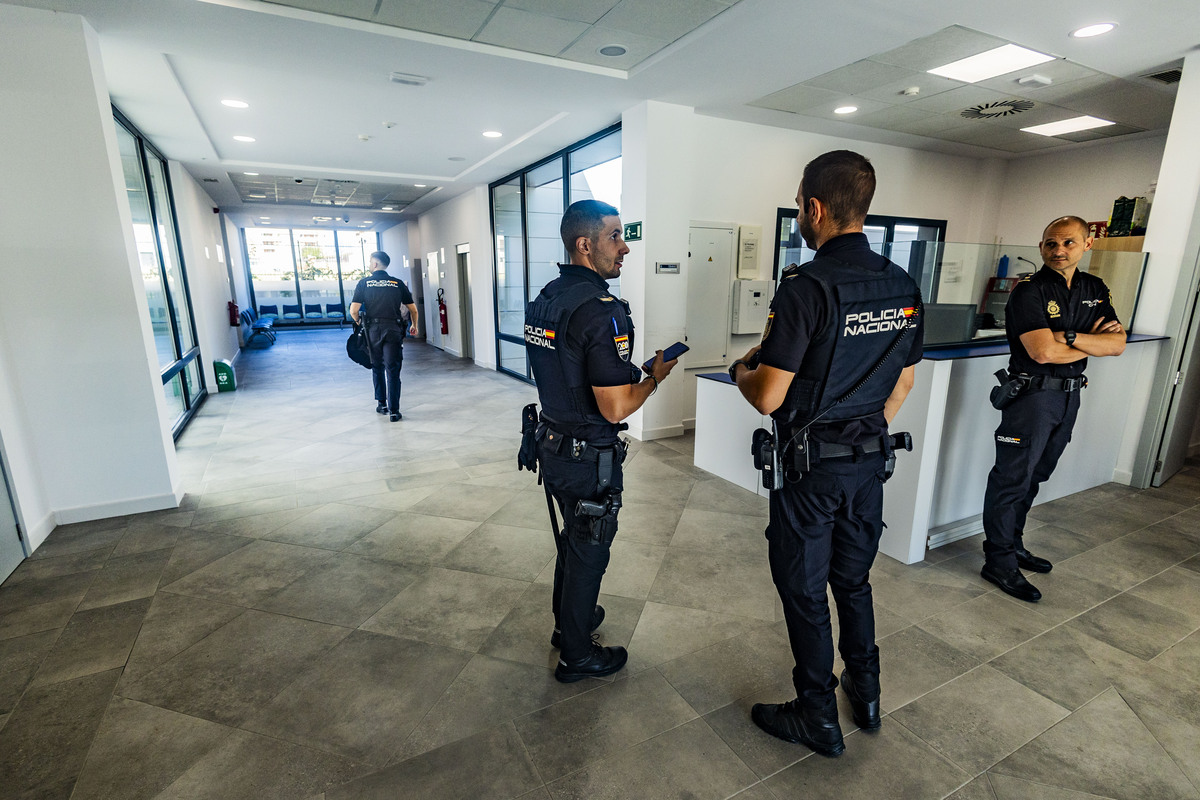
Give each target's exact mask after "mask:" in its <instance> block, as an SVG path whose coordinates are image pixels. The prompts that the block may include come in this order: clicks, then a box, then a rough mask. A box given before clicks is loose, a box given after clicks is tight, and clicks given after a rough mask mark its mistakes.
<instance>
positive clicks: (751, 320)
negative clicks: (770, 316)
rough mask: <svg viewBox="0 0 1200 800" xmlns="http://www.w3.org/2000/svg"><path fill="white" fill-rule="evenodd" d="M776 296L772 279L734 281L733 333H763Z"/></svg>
mask: <svg viewBox="0 0 1200 800" xmlns="http://www.w3.org/2000/svg"><path fill="white" fill-rule="evenodd" d="M774 296H775V292H774V291H773V289H772V282H771V281H734V282H733V325H732V332H733V333H762V332H763V329H764V328H766V326H767V312H768V311H770V308H771V298H773V297H774Z"/></svg>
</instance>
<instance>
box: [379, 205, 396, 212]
mask: <svg viewBox="0 0 1200 800" xmlns="http://www.w3.org/2000/svg"><path fill="white" fill-rule="evenodd" d="M381 210H382V211H395V210H396V208H395V206H384V207H383V208H382V209H381Z"/></svg>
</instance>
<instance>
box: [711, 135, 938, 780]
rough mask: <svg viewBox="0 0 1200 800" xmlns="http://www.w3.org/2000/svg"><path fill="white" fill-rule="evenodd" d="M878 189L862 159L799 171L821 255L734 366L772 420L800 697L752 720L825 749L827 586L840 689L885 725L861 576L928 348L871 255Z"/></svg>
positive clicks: (748, 394) (777, 554)
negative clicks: (907, 402) (895, 427)
mask: <svg viewBox="0 0 1200 800" xmlns="http://www.w3.org/2000/svg"><path fill="white" fill-rule="evenodd" d="M874 193H875V170H874V168H873V167H872V166H871V163H870V162H869V161H868V160H867V159H866V158H864V157H863V156H861V155H859V154H858V153H854V152H851V151H848V150H837V151H834V152H830V153H825V154H824V155H822V156H819V157H817V158H816V159H814V160H813V161H811V162H809V164H808V165H807V166H806V167H805V168H804V175H803V179H802V181H801V183H800V189H799V191H798V192H797V195H796V204H797V206H799V209H800V214H799V218H798V221H799V228H800V233H801V234H802V235H803V236H804V241H805V243H807V244H808V246H809V247H810V248H812V249H814V250H816V251H817V255H816V257H815V258H814V259H813V260H812V261H811V262H810V263H808V264H805V265H803V266H800V267H798V268H794V269H789V270H788V271H787V272H785V274H784V276H783V279H782V280H781V281H780V284H779V289H778V291H777V292H776V294H775V299H774V301H773V302H772V303H771V311H770V314H769V315H768V318H767V328H766V331H765V332H764V333H763V340H762V344H761V345H758V346H756V347H754V348H751V350H750V351H749V352H748V353H747V354H746V355H745V357H744V358H740V359H738V360H737V361H734V362H733V364H732V365H731V366H730V368H729V375H730V377H731V378H732V379H733V380H734V382H735V383H736V384H737V386H738V389H739V390H741V392H742V395H743V396H745V398H746V399H747V400H748V401H750V404H751V405H753V406H754V407H755V408H756V409H757V410H758V411H759V412H760V413H762V414H770V415H771V418H772V421H773V426H774V431H775V434H774V443H773V447H771V443H770V442H768V443H766V445H767V446H766V447H765V448H762V449H760V452H759V454H758V455H757V456H756V459H758V458H760V457H765V458H766V459H767V463H766V464H765V465H764V466H765V467H767V473H766V474H771V475H774V476H777V477H775V479H774V486H773V487H772V491H771V499H770V519H769V523H768V526H767V532H766V533H767V543H768V557H769V560H770V564H771V575H772V578H773V580H774V582H775V586H776V588H777V589H778V590H779V596H780V598H781V599H782V600H783V611H784V619H785V620H786V622H787V628H788V638H789V640H790V641H791V646H792V654H793V656H794V658H795V660H796V667H795V669H793V670H792V681H793V683H794V684H795V687H796V699H794V700H792V701H790V702H787V703H778V704H763V703H759V704H756V705H755V706H754V708H753V709H752V710H751V718H752V719H753V720H754V722H755V724H757V725H758V727H760V728H762V729H763V730H764V731H766V732H767V733H769V734H771V735H772V736H776V737H778V738H780V739H783V740H785V741H788V742H798V743H803V744H805V745H807V746H808V747H810V748H812V749H813V750H815V751H816V752H818V753H821V754H822V755H826V756H837V755H840V754H841V753H842V751H843V750H844V749H845V745H844V743H843V740H842V731H841V727H840V726H839V724H838V714H837V698H836V696H835V689H836V688H837V685H838V680H837V679H836V678H835V677H834V675H833V637H832V628H831V625H830V617H829V604H828V601H827V600H826V594H825V587H826V584H827V583H828V585H829V586H830V587H832V589H833V598H834V601H835V602H836V603H837V609H838V622H839V625H840V630H841V635H840V638H839V640H838V649H839V651H840V652H841V655H842V660H843V661H844V662H845V665H846V669H845V670H843V672H842V675H841V686H842V690H843V691H844V692H845V693H846V695H847V697H848V698H849V701H850V707H851V709H852V711H853V718H854V721H855V723H857V724H858V726H859V727H860V728H862V729H864V730H877V729H878V728H879V727H880V719H879V648H878V647H877V646H876V645H875V616H874V610H873V607H872V601H871V584H870V583H869V574H870V570H871V565H872V563H873V562H874V560H875V555H876V553H877V551H878V549H879V537H880V534H881V533H882V531H883V483H884V481H885V480H887V478H888V477H889V476H890V474H891V472H890V470H891V465H892V464H893V463H894V462H893V455H892V451H893V448H894V446H895V445H896V442H897V441H903V440H905V439H907V438H908V435H907V434H899V435H898V436H896V437H893V436H892V435H891V434H889V432H888V423H889V422H891V420H892V418H893V417H895V415H896V412H897V411H899V409H900V405H901V404H902V403H903V402H904V398H905V397H906V396H907V395H908V392H909V390H910V389H911V388H912V385H913V379H914V372H915V364H916V363H917V362H918V361H920V359H921V350H922V341H923V328H922V320H921V300H920V292H919V290H918V289H917V286H916V284H915V283H913V281H912V279H911V278H909V277H908V275H907V274H906V273H905V272H904V270H902V269H901V268H900V267H898V266H896V265H895V264H893V263H892V262H890V261H888V260H887V259H886V258H884V257H883V256H881V255H878V254H876V253H874V252H872V251H871V249H870V246H869V245H868V243H867V237H866V235H865V234H864V233H863V232H862V226H863V221H864V219H865V218H866V215H867V209H868V207H869V206H870V204H871V198H872V196H873V195H874ZM762 433H765V431H764V432H762ZM760 436H761V435H756V440H755V442H756V445H762V444H763V442H762V441H761V438H760ZM773 456H777V457H778V461H777V462H774V460H773V458H772V457H773Z"/></svg>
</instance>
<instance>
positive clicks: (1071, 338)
mask: <svg viewBox="0 0 1200 800" xmlns="http://www.w3.org/2000/svg"><path fill="white" fill-rule="evenodd" d="M1038 247H1039V249H1040V250H1041V252H1042V264H1043V266H1042V268H1041V269H1040V270H1039V271H1037V272H1035V273H1034V274H1033V275H1031V276H1029V277H1027V278H1025V279H1024V280H1022V281H1021V282H1020V283H1018V284H1017V285H1016V287H1015V288H1014V289H1013V291H1012V294H1010V295H1009V297H1008V304H1007V306H1006V307H1005V311H1004V328H1005V333H1006V335H1007V336H1008V346H1009V360H1008V376H1007V377H1008V380H1007V382H1006V384H1005V386H1004V387H1003V388H1002V390H1000V391H995V395H996V397H994V398H993V401H992V403H993V405H996V406H997V407H998V408H1000V409H1001V419H1000V427H999V428H997V429H996V466H995V467H993V468H992V471H991V472H990V473H989V474H988V483H987V491H986V492H985V494H984V497H983V531H984V535H985V539H984V543H983V554H984V564H983V569H982V570H981V571H980V575H982V577H983V578H984V580H987V581H990V582H991V583H994V584H996V585H997V586H999V587H1000V589H1001V591H1003V592H1005V593H1006V594H1009V595H1011V596H1013V597H1015V598H1017V599H1018V600H1024V601H1026V602H1029V603H1036V602H1037V601H1038V600H1040V599H1041V597H1042V593H1041V592H1040V591H1039V590H1038V589H1037V587H1036V586H1034V585H1033V584H1032V583H1030V582H1029V580H1028V579H1026V577H1025V576H1024V575H1023V574H1022V573H1021V570H1022V569H1026V570H1029V571H1031V572H1042V573H1045V572H1049V571H1050V570H1051V569H1053V565H1052V564H1051V563H1050V561H1048V560H1047V559H1045V558H1040V557H1038V556H1035V555H1034V554H1033V553H1031V552H1029V550H1028V549H1026V547H1025V543H1024V541H1023V532H1024V529H1025V516H1026V515H1027V514H1028V513H1029V509H1030V507H1032V505H1033V500H1034V498H1035V497H1037V493H1038V487H1039V486H1040V485H1041V484H1042V483H1043V482H1044V481H1045V480H1046V479H1047V478H1049V477H1050V474H1051V473H1052V472H1054V468H1055V466H1057V465H1058V459H1059V458H1060V457H1061V456H1062V454H1063V451H1064V450H1065V449H1066V447H1067V442H1069V441H1071V430H1072V429H1073V428H1074V427H1075V418H1076V416H1077V415H1078V413H1079V398H1080V392H1081V391H1082V390H1083V388H1084V387H1085V386H1087V378H1085V377H1084V375H1083V370H1084V368H1085V367H1087V359H1088V356H1118V355H1120V354H1121V353H1123V352H1125V339H1126V336H1125V329H1124V328H1123V327H1122V326H1121V323H1120V322H1119V321H1118V320H1117V312H1116V310H1115V309H1113V307H1112V297H1111V294H1110V293H1109V291H1108V287H1107V286H1105V285H1104V281H1103V280H1101V279H1100V278H1098V277H1096V276H1095V275H1089V274H1087V273H1086V272H1079V271H1078V266H1079V262H1080V261H1081V260H1082V259H1083V254H1084V253H1086V252H1087V251H1088V250H1091V249H1092V237H1091V236H1089V235H1088V225H1087V223H1086V222H1084V221H1083V220H1082V219H1081V218H1079V217H1059V218H1058V219H1056V220H1054V221H1053V222H1051V223H1050V224H1049V225H1047V226H1046V229H1045V231H1043V232H1042V241H1041V242H1040V243H1039V245H1038Z"/></svg>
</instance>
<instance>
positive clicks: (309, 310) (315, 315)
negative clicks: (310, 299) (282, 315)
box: [304, 303, 325, 319]
mask: <svg viewBox="0 0 1200 800" xmlns="http://www.w3.org/2000/svg"><path fill="white" fill-rule="evenodd" d="M304 318H305V319H325V315H324V314H322V313H321V304H320V303H305V304H304Z"/></svg>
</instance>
